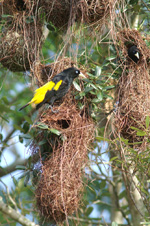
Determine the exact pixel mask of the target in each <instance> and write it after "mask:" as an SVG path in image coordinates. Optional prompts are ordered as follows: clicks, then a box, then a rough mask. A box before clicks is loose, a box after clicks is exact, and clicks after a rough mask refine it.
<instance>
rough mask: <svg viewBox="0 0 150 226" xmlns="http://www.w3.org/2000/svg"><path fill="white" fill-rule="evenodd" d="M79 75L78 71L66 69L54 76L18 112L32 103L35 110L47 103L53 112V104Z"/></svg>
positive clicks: (63, 94)
mask: <svg viewBox="0 0 150 226" xmlns="http://www.w3.org/2000/svg"><path fill="white" fill-rule="evenodd" d="M79 75H80V71H79V70H78V69H77V68H75V67H71V68H68V69H66V70H64V71H62V72H61V73H59V74H57V75H55V76H54V78H53V79H52V80H51V81H50V82H47V83H46V84H45V85H43V86H41V87H40V88H38V89H36V90H35V93H34V96H33V98H32V100H31V101H29V102H28V103H27V104H26V105H24V106H23V107H21V108H20V109H19V111H21V110H22V109H23V108H25V107H27V106H28V105H29V104H32V103H35V104H36V109H39V108H40V107H41V106H42V105H43V104H45V103H48V104H49V105H50V108H51V110H52V112H54V111H53V108H52V105H53V103H54V102H55V101H56V100H58V99H61V98H62V97H63V96H65V95H66V93H67V92H68V90H69V88H70V86H71V85H72V83H73V80H74V79H75V78H76V77H78V76H79Z"/></svg>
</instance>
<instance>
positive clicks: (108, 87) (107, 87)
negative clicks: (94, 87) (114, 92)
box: [104, 86, 115, 90]
mask: <svg viewBox="0 0 150 226" xmlns="http://www.w3.org/2000/svg"><path fill="white" fill-rule="evenodd" d="M113 88H115V86H106V87H105V88H104V89H105V90H109V89H113Z"/></svg>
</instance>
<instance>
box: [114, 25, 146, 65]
mask: <svg viewBox="0 0 150 226" xmlns="http://www.w3.org/2000/svg"><path fill="white" fill-rule="evenodd" d="M117 40H118V41H117V45H116V49H117V53H118V56H119V58H120V59H121V60H122V61H125V59H126V64H127V66H128V67H129V65H133V64H134V62H133V61H131V59H130V58H129V57H128V49H129V48H130V47H131V46H133V45H135V46H136V47H137V48H138V49H139V51H140V60H139V62H138V65H139V66H140V65H143V64H146V62H147V61H148V59H149V56H150V50H149V48H148V47H147V45H146V43H145V41H144V40H143V37H142V36H141V34H140V33H139V32H138V31H137V30H134V29H124V30H121V31H119V32H118V33H117ZM123 67H124V65H123ZM134 67H135V65H134Z"/></svg>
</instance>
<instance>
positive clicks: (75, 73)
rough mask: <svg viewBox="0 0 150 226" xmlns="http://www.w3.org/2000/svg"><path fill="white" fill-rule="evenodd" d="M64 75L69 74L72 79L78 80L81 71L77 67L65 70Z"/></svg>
mask: <svg viewBox="0 0 150 226" xmlns="http://www.w3.org/2000/svg"><path fill="white" fill-rule="evenodd" d="M63 73H65V74H68V75H69V76H70V77H72V78H76V77H78V76H79V74H80V71H79V70H78V69H77V68H75V67H70V68H67V69H66V70H64V71H63Z"/></svg>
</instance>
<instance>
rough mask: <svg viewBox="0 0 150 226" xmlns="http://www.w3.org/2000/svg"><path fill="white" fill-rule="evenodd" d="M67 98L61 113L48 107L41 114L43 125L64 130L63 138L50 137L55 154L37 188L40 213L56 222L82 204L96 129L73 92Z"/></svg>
mask: <svg viewBox="0 0 150 226" xmlns="http://www.w3.org/2000/svg"><path fill="white" fill-rule="evenodd" d="M66 98H67V101H64V102H63V104H62V105H61V106H60V107H59V109H58V110H59V113H58V114H57V115H54V114H53V113H51V111H50V110H48V111H46V112H45V113H44V114H43V115H42V116H41V117H40V122H41V123H42V124H46V125H48V127H49V128H55V129H57V130H58V131H60V132H61V135H60V137H59V138H58V136H52V140H51V139H49V140H48V142H49V147H50V149H49V150H50V156H51V157H50V158H47V159H48V160H46V161H44V164H43V167H42V175H41V179H40V181H39V183H38V186H37V189H36V191H35V196H36V204H37V208H38V210H39V212H40V215H41V216H43V217H44V219H46V220H47V221H51V220H53V221H55V222H63V221H64V220H65V219H66V218H67V216H68V215H71V214H73V213H74V212H75V211H77V209H78V207H79V203H80V200H81V194H82V192H83V182H82V177H83V173H84V168H85V166H86V164H87V160H88V159H87V153H88V148H89V145H90V143H91V142H92V140H93V130H94V126H93V122H92V120H90V119H87V118H86V117H85V114H84V113H83V112H82V114H81V112H80V111H79V110H77V108H76V105H75V103H74V102H73V101H71V98H70V97H69V94H68V95H67V97H66ZM68 98H70V99H69V102H68ZM65 100H66V99H65ZM52 147H53V150H52ZM51 150H52V152H51ZM47 152H48V148H47Z"/></svg>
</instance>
